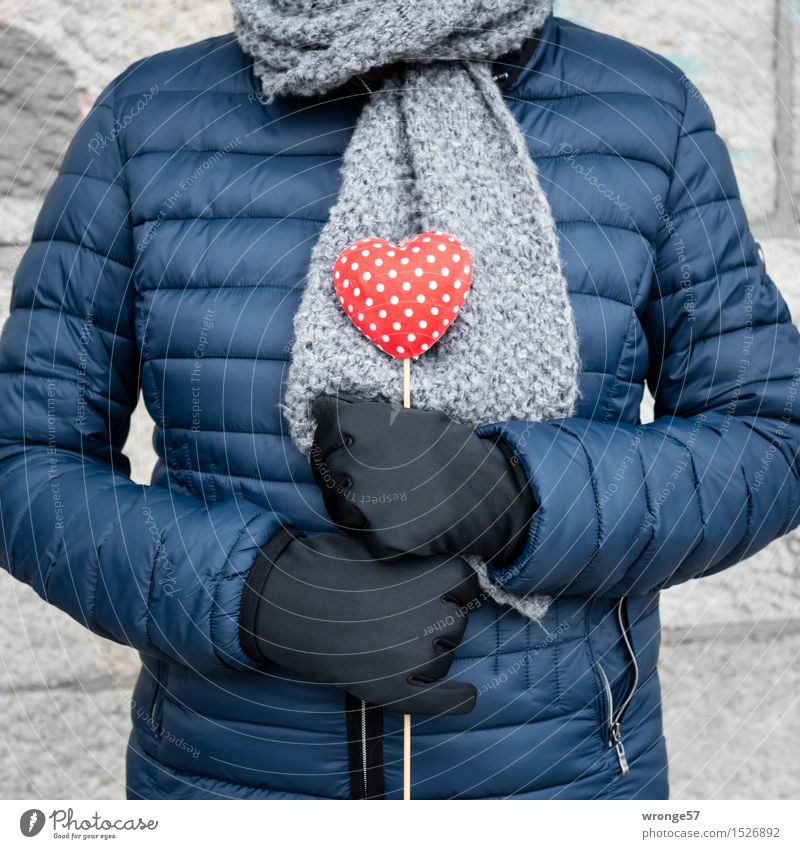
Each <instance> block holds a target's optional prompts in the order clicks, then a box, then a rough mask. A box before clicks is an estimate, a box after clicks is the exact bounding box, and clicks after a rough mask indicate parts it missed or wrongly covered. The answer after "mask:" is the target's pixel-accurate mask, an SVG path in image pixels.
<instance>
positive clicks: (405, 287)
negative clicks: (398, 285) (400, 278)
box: [403, 280, 411, 292]
mask: <svg viewBox="0 0 800 849" xmlns="http://www.w3.org/2000/svg"><path fill="white" fill-rule="evenodd" d="M403 291H404V292H410V291H411V284H410V283H409V282H408V280H406V282H405V283H403Z"/></svg>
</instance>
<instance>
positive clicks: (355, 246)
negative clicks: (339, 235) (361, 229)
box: [347, 243, 358, 251]
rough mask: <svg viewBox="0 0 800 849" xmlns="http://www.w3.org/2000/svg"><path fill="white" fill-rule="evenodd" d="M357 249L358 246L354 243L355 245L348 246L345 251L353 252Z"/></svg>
mask: <svg viewBox="0 0 800 849" xmlns="http://www.w3.org/2000/svg"><path fill="white" fill-rule="evenodd" d="M357 247H358V244H357V243H356V244H355V245H350V247H349V248H348V249H347V250H348V251H354V250H355V249H356V248H357Z"/></svg>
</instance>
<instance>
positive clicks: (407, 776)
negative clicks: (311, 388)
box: [403, 357, 411, 802]
mask: <svg viewBox="0 0 800 849" xmlns="http://www.w3.org/2000/svg"><path fill="white" fill-rule="evenodd" d="M403 406H404V407H405V408H406V409H410V407H411V357H406V358H405V359H404V360H403ZM410 799H411V714H409V713H404V714H403V801H404V802H408V801H410Z"/></svg>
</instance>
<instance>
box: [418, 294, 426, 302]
mask: <svg viewBox="0 0 800 849" xmlns="http://www.w3.org/2000/svg"><path fill="white" fill-rule="evenodd" d="M417 302H418V303H420V304H424V303H425V295H417Z"/></svg>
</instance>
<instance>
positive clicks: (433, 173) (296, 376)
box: [233, 0, 579, 619]
mask: <svg viewBox="0 0 800 849" xmlns="http://www.w3.org/2000/svg"><path fill="white" fill-rule="evenodd" d="M233 7H234V18H235V22H236V32H237V38H238V39H239V42H240V44H241V46H242V48H243V49H244V50H245V52H247V53H248V54H249V55H251V57H252V58H253V60H254V71H255V73H256V74H257V75H258V77H259V79H260V81H261V84H262V87H263V92H264V94H265V95H266V96H267V97H269V98H274V97H275V96H278V95H282V94H294V95H319V94H322V93H325V92H327V91H330V90H332V89H334V88H336V87H337V86H339V85H341V84H343V83H344V82H346V81H347V80H350V79H351V78H353V77H354V76H358V75H359V74H362V73H364V72H366V71H368V70H369V69H372V68H376V67H383V66H388V65H396V66H397V69H396V70H395V71H393V72H392V74H391V75H390V76H388V77H387V79H386V80H385V81H384V83H383V85H382V86H381V88H380V89H378V90H377V91H375V92H373V93H372V94H371V96H370V98H369V100H368V102H367V103H366V105H365V106H364V108H363V110H362V111H361V113H360V115H359V118H358V121H357V123H356V126H355V129H354V132H353V135H352V138H351V141H350V144H349V145H348V147H347V150H346V151H345V153H344V156H343V160H342V167H341V188H340V191H339V196H338V200H337V202H336V204H335V205H334V207H333V209H332V210H331V213H330V217H329V220H328V222H327V223H326V225H325V227H324V228H323V231H322V233H321V235H320V238H319V240H318V242H317V244H316V246H315V248H314V250H313V253H312V256H311V261H310V265H309V269H308V277H307V281H306V286H305V289H304V292H303V296H302V299H301V303H300V306H299V309H298V311H297V314H296V317H295V324H294V340H293V347H292V362H291V366H290V368H289V372H288V377H287V381H286V386H285V392H284V404H285V410H284V412H285V416H286V421H287V423H288V426H289V429H290V433H291V436H292V439H293V441H294V442H295V444H296V445H297V446H298V447H299V448H300V449H301V450H302V451H305V452H308V451H309V449H310V447H311V443H312V440H313V435H314V427H315V423H314V421H313V418H312V416H311V411H310V405H311V402H312V401H313V400H314V399H315V398H316V397H317V396H318V395H320V394H321V393H325V392H328V393H336V392H337V391H344V392H348V393H351V394H353V395H357V396H359V397H362V398H365V399H375V400H377V399H380V400H385V401H396V400H397V399H398V397H399V396H400V392H401V388H402V383H401V370H400V363H399V362H398V361H396V360H393V359H391V358H390V357H388V356H387V355H386V354H383V353H382V352H380V351H379V350H378V349H377V348H375V347H374V346H373V345H371V344H370V343H369V341H367V340H366V339H365V338H364V337H363V336H362V334H361V333H360V332H359V331H358V330H357V329H356V328H355V327H354V326H353V324H352V323H351V321H350V319H349V318H348V317H347V316H346V315H345V314H344V312H343V311H342V309H341V307H340V305H339V302H338V299H337V297H336V294H335V292H334V288H333V284H332V277H331V275H332V270H333V266H334V263H335V261H336V259H337V257H338V255H339V253H340V252H341V251H342V250H343V249H344V248H345V247H347V246H348V245H349V244H351V243H352V242H355V241H357V240H359V239H364V238H372V237H381V238H385V239H390V240H392V241H395V242H396V241H400V240H402V239H404V238H407V237H409V236H411V235H414V234H415V233H418V232H422V231H425V230H443V231H446V232H449V233H452V234H454V235H455V236H457V237H458V238H459V239H460V240H461V241H462V243H463V244H465V245H466V246H467V247H468V249H469V250H470V252H471V254H472V259H473V282H472V289H471V291H470V294H469V297H468V298H467V301H466V304H465V306H464V308H463V309H462V310H461V311H460V312H459V316H458V319H457V321H455V322H454V323H453V325H452V327H451V328H450V329H449V330H448V332H447V333H446V334H445V335H444V337H443V338H442V339H441V341H439V342H438V343H437V344H436V345H435V346H434V347H432V348H431V350H430V351H429V352H427V353H426V354H425V355H424V356H422V357H420V358H419V359H418V360H415V361H414V362H413V363H412V367H411V383H412V402H413V404H414V406H415V407H420V408H423V409H438V410H442V411H444V412H445V413H447V414H448V415H450V416H451V417H452V418H453V419H455V420H457V421H459V422H463V423H467V424H471V425H473V426H478V425H481V424H485V423H489V422H496V421H503V420H509V419H522V420H532V421H538V420H542V419H547V418H556V417H560V416H569V415H571V414H572V412H573V410H574V406H575V401H576V397H577V375H578V369H579V357H578V344H577V339H576V334H575V327H574V322H573V316H572V310H571V307H570V303H569V299H568V295H567V286H566V282H565V280H564V276H563V274H562V270H561V264H560V259H559V254H558V245H557V237H556V232H555V226H554V223H553V218H552V215H551V212H550V208H549V205H548V202H547V199H546V197H545V195H544V192H543V191H542V188H541V186H540V184H539V180H538V176H537V171H536V167H535V165H534V163H533V160H532V159H531V157H530V155H529V153H528V149H527V147H526V144H525V141H524V139H523V137H522V133H521V131H520V128H519V126H518V125H517V123H516V121H515V120H514V118H513V116H512V115H511V113H510V112H509V111H508V109H507V108H506V106H505V104H504V102H503V98H502V95H501V93H500V90H499V88H498V86H497V85H496V83H495V82H494V81H493V79H492V70H491V64H490V63H491V60H493V59H496V58H498V57H500V56H502V55H504V54H506V53H509V52H511V51H513V50H515V49H518V48H519V47H521V45H522V43H523V41H524V40H525V38H526V37H528V36H530V35H532V34H533V33H534V32H535V31H536V30H537V29H539V27H541V25H542V24H543V23H544V21H545V19H546V17H547V15H548V14H549V11H550V2H549V1H548V0H535V2H521V0H492V2H482V0H436V2H433V3H431V2H429V0H403V2H386V3H374V2H373V0H369V2H362V0H347V2H341V1H340V2H331V0H233ZM470 559H471V561H472V565H473V567H474V568H475V569H476V571H477V572H478V574H479V577H480V578H481V584H482V586H483V587H484V589H485V590H486V591H487V592H488V593H489V594H490V595H491V596H492V597H493V598H495V599H496V600H497V601H500V602H502V603H506V604H508V603H511V604H513V606H515V607H517V608H518V609H520V610H521V611H522V612H523V613H524V614H525V615H528V616H530V617H531V618H534V619H536V618H539V617H540V616H541V615H542V614H543V612H544V611H545V610H546V608H547V603H548V602H547V599H545V598H543V597H528V598H526V599H523V600H521V599H519V598H517V597H513V596H510V595H509V594H508V593H505V592H503V591H501V590H499V589H498V588H496V587H494V585H492V584H491V583H490V582H489V580H488V577H487V573H486V568H485V565H484V564H483V563H481V562H480V561H478V560H477V559H476V558H470Z"/></svg>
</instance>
